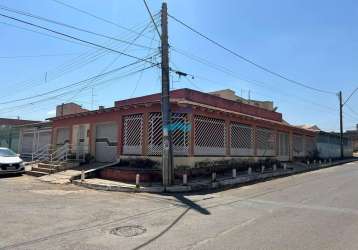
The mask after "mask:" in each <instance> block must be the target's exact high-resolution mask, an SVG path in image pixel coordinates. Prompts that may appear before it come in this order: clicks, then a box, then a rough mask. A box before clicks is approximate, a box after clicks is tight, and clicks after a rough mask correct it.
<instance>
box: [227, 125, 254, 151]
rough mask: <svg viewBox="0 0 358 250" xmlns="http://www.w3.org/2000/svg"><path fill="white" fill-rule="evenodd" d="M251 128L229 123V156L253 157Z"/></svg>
mask: <svg viewBox="0 0 358 250" xmlns="http://www.w3.org/2000/svg"><path fill="white" fill-rule="evenodd" d="M253 139H254V138H253V127H251V126H249V125H244V124H240V123H236V122H232V123H230V142H231V143H230V154H231V155H233V156H252V155H254V140H253Z"/></svg>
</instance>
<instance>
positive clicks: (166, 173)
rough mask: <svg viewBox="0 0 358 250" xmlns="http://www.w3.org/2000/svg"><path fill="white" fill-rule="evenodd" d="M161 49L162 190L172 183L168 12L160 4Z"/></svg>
mask: <svg viewBox="0 0 358 250" xmlns="http://www.w3.org/2000/svg"><path fill="white" fill-rule="evenodd" d="M161 26H162V35H161V49H162V51H161V52H162V100H161V101H162V103H161V104H162V118H163V153H162V175H163V186H164V188H165V187H167V186H169V185H172V183H173V177H174V173H173V151H172V137H171V127H170V112H171V110H170V99H169V98H170V96H169V94H170V85H169V44H168V10H167V4H166V3H163V4H162V11H161Z"/></svg>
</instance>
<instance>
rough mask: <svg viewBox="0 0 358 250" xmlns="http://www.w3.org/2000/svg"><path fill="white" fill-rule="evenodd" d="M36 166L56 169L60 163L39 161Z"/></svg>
mask: <svg viewBox="0 0 358 250" xmlns="http://www.w3.org/2000/svg"><path fill="white" fill-rule="evenodd" d="M37 167H39V168H51V169H58V168H60V167H61V165H59V164H52V163H42V162H40V163H39V164H38V166H37Z"/></svg>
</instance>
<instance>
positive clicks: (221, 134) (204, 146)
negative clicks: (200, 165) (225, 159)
mask: <svg viewBox="0 0 358 250" xmlns="http://www.w3.org/2000/svg"><path fill="white" fill-rule="evenodd" d="M194 126H195V128H194V142H195V143H194V154H195V155H225V150H226V149H225V146H226V130H225V121H224V120H220V119H215V118H209V117H204V116H195V117H194Z"/></svg>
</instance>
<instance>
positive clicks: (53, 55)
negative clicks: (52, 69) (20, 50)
mask: <svg viewBox="0 0 358 250" xmlns="http://www.w3.org/2000/svg"><path fill="white" fill-rule="evenodd" d="M78 54H79V53H63V54H43V55H21V56H0V59H18V58H37V57H60V56H73V55H78Z"/></svg>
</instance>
